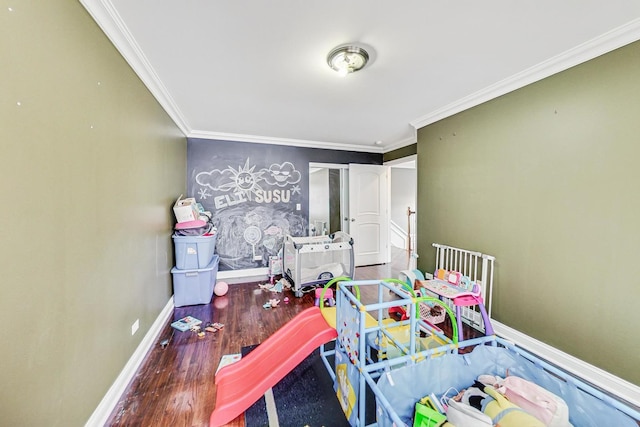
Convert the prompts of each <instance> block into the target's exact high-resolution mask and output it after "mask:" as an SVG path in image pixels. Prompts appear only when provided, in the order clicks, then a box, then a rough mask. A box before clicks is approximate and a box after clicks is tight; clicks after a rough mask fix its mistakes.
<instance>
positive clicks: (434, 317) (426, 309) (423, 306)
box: [420, 302, 447, 325]
mask: <svg viewBox="0 0 640 427" xmlns="http://www.w3.org/2000/svg"><path fill="white" fill-rule="evenodd" d="M446 315H447V312H446V311H445V309H444V308H442V307H440V306H439V305H438V304H433V305H432V304H429V303H426V302H421V303H420V318H421V319H422V320H424V321H425V322H427V323H430V324H432V325H437V324H438V323H442V322H444V318H445V316H446Z"/></svg>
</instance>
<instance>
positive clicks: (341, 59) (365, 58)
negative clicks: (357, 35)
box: [327, 45, 369, 76]
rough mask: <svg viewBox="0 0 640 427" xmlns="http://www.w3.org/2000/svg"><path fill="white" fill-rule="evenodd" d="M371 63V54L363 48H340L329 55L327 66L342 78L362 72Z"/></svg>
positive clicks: (349, 46)
mask: <svg viewBox="0 0 640 427" xmlns="http://www.w3.org/2000/svg"><path fill="white" fill-rule="evenodd" d="M367 62H369V54H368V53H367V51H366V50H364V49H363V48H361V47H358V46H353V45H344V46H338V47H336V48H335V49H333V50H332V51H331V52H329V55H327V64H329V67H331V68H332V69H333V70H335V71H337V72H338V74H340V75H341V76H346V75H347V74H349V73H355V72H356V71H358V70H361V69H362V68H363V67H364V66H365V65H367Z"/></svg>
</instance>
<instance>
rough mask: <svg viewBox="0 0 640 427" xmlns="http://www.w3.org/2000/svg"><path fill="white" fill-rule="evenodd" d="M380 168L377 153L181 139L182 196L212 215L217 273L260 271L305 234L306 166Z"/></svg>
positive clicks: (307, 217)
mask: <svg viewBox="0 0 640 427" xmlns="http://www.w3.org/2000/svg"><path fill="white" fill-rule="evenodd" d="M310 162H314V163H336V164H347V163H360V164H376V165H379V164H382V154H375V153H361V152H356V151H341V150H325V149H318V148H302V147H289V146H283V145H271V144H256V143H249V142H232V141H217V140H209V139H200V138H189V139H188V140H187V192H188V197H195V199H196V200H197V201H198V202H200V203H201V204H202V206H203V207H204V208H205V210H207V211H210V212H211V214H212V215H213V222H214V225H215V226H216V227H217V232H218V237H217V240H216V251H217V253H218V255H219V256H220V265H219V269H220V270H244V269H250V268H259V267H266V266H268V264H269V256H273V255H276V254H277V253H278V251H279V250H280V248H281V247H282V242H283V240H284V236H285V235H287V234H291V235H292V236H306V235H308V231H309V163H310Z"/></svg>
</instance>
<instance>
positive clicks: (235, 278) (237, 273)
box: [216, 267, 269, 284]
mask: <svg viewBox="0 0 640 427" xmlns="http://www.w3.org/2000/svg"><path fill="white" fill-rule="evenodd" d="M268 278H269V269H268V268H266V267H263V268H249V269H246V270H225V271H218V275H217V276H216V280H224V281H226V282H228V283H229V284H232V283H248V282H259V281H264V280H267V279H268Z"/></svg>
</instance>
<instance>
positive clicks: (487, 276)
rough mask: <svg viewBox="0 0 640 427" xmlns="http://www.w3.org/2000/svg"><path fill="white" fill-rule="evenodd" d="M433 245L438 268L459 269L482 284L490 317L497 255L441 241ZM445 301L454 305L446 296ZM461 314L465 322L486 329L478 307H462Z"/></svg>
mask: <svg viewBox="0 0 640 427" xmlns="http://www.w3.org/2000/svg"><path fill="white" fill-rule="evenodd" d="M432 246H433V247H434V248H436V270H438V269H440V268H442V269H444V270H449V271H459V272H460V273H462V274H463V275H465V276H468V277H469V278H470V279H471V280H472V281H474V282H476V283H477V284H478V285H479V286H480V291H481V294H482V299H483V300H484V305H485V308H486V310H487V313H488V315H489V317H491V294H492V289H493V270H494V267H495V260H496V259H495V257H493V256H491V255H486V254H482V253H480V252H475V251H469V250H466V249H460V248H454V247H452V246H447V245H441V244H439V243H433V245H432ZM445 301H446V303H447V304H448V305H449V306H450V307H453V302H452V301H451V300H449V299H446V298H445ZM461 315H462V320H463V321H464V322H466V323H468V324H469V325H471V326H472V327H475V328H477V329H480V330H482V331H484V323H483V321H482V315H481V314H480V312H479V311H478V310H477V307H461Z"/></svg>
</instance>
